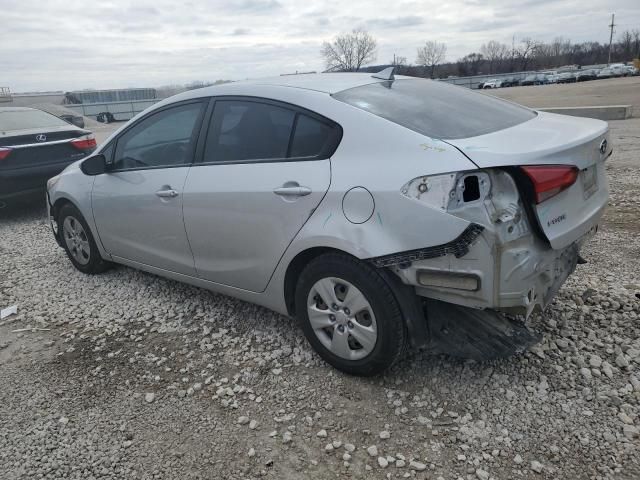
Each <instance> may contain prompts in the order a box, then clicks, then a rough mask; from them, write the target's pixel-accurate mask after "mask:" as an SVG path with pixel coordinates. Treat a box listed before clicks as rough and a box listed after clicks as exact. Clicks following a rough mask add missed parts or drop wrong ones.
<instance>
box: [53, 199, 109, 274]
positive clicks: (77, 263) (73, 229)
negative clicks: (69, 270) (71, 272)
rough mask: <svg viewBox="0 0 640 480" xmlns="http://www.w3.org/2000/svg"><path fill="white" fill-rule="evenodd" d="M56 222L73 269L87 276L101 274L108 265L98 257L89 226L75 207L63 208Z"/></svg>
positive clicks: (98, 253)
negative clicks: (87, 274)
mask: <svg viewBox="0 0 640 480" xmlns="http://www.w3.org/2000/svg"><path fill="white" fill-rule="evenodd" d="M57 220H58V232H60V233H59V235H60V239H61V240H62V246H63V248H64V250H65V252H66V253H67V256H68V257H69V260H71V263H72V264H73V266H74V267H76V268H77V269H78V270H80V271H81V272H82V273H89V274H93V273H101V272H103V271H105V270H106V269H107V268H109V265H110V264H109V263H108V262H106V261H104V260H103V259H102V257H101V256H100V252H99V250H98V247H97V245H96V242H95V240H94V239H93V235H92V234H91V230H90V229H89V225H87V222H86V221H85V219H84V217H83V216H82V214H81V213H80V211H79V210H78V209H77V208H76V207H75V206H73V205H71V204H66V205H65V206H63V207H62V208H61V209H60V213H59V214H58V218H57Z"/></svg>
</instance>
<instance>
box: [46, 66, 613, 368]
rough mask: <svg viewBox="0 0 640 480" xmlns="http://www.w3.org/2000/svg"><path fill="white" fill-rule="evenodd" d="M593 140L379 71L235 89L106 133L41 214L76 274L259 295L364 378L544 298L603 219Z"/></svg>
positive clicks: (482, 98) (162, 109) (586, 122)
mask: <svg viewBox="0 0 640 480" xmlns="http://www.w3.org/2000/svg"><path fill="white" fill-rule="evenodd" d="M390 87H392V88H390ZM608 135H609V134H608V127H607V124H606V123H605V122H602V121H599V120H594V119H589V118H576V117H568V116H564V115H555V114H552V113H546V112H535V111H533V110H530V109H528V108H524V107H520V106H518V105H515V104H513V103H511V102H507V101H504V100H502V99H498V98H495V97H493V96H491V95H481V94H478V93H477V92H473V91H471V90H469V89H466V88H457V87H454V86H451V85H448V84H446V83H443V82H436V81H431V80H424V79H416V78H411V77H399V76H398V77H395V78H394V76H393V73H392V69H388V70H385V71H383V72H380V73H378V74H375V75H369V74H365V73H339V74H337V73H336V74H307V75H296V76H287V77H277V78H271V79H261V80H253V81H245V82H235V83H229V84H225V85H219V86H214V87H205V88H200V89H197V90H191V91H188V92H185V93H182V94H179V95H177V96H174V97H172V98H169V99H166V100H163V101H162V102H160V103H158V104H156V105H154V106H153V107H151V108H150V109H148V110H147V111H146V112H145V113H144V114H143V115H141V116H139V117H137V118H136V119H135V120H134V121H132V122H129V123H128V124H126V125H125V126H123V127H121V128H120V129H119V130H118V131H116V132H115V133H114V134H113V135H112V136H111V137H110V138H109V139H108V140H107V141H106V142H105V143H104V144H103V145H102V146H101V147H100V149H99V151H98V152H96V154H94V155H92V156H91V157H89V158H88V159H85V160H82V161H79V162H76V163H74V164H73V165H71V166H70V167H68V168H67V169H66V170H65V171H64V172H62V173H61V174H60V175H58V176H56V177H54V178H52V179H51V180H49V183H48V195H47V198H48V203H49V204H48V209H49V214H50V216H51V220H52V227H53V232H54V235H55V238H56V240H57V241H58V243H59V244H60V245H61V247H63V248H64V249H65V251H66V253H67V256H68V258H69V260H70V262H71V263H72V264H73V265H74V266H75V268H77V269H78V270H80V271H81V272H84V273H89V274H91V273H99V272H101V271H103V270H105V268H107V266H108V264H109V262H116V263H122V264H125V265H129V266H131V267H134V268H139V269H142V270H146V271H149V272H152V273H155V274H158V275H162V276H166V277H170V278H173V279H176V280H180V281H183V282H187V283H191V284H194V285H198V286H200V287H204V288H207V289H210V290H214V291H218V292H221V293H225V294H228V295H232V296H235V297H239V298H241V299H244V300H245V301H250V302H254V303H257V304H260V305H263V306H265V307H267V308H270V309H273V310H275V311H277V312H279V313H282V314H284V315H288V316H292V317H296V318H297V319H298V322H299V325H300V326H301V328H302V330H303V332H304V334H305V336H306V338H307V340H308V341H309V343H310V344H311V345H312V346H313V347H314V348H315V350H316V351H317V352H318V353H319V354H320V356H321V357H322V358H323V359H325V360H326V361H327V362H328V363H330V364H331V365H333V366H334V367H336V368H338V369H341V370H344V371H345V372H348V373H351V374H359V375H373V374H376V373H378V372H381V371H382V370H384V369H386V368H387V367H389V366H390V365H392V364H393V363H394V362H395V361H396V360H397V359H399V358H400V357H401V355H402V352H403V351H404V350H405V347H406V346H407V345H408V344H409V345H411V346H413V347H419V346H424V345H426V343H427V341H428V339H429V335H430V334H429V332H430V331H431V330H430V327H429V323H427V322H440V321H442V322H445V324H446V322H448V321H449V320H448V319H449V318H451V319H452V320H453V321H458V320H459V319H462V318H463V317H464V316H470V317H469V318H473V319H474V322H477V321H478V318H479V317H477V315H478V314H479V313H478V312H481V313H482V315H498V313H497V312H498V311H505V312H509V313H511V314H522V315H524V316H528V315H529V314H530V313H531V312H532V311H533V310H534V309H537V308H544V307H545V306H546V305H548V304H549V302H550V301H551V300H552V299H553V297H554V296H555V294H556V292H557V291H558V289H559V288H560V287H561V285H562V284H563V283H564V282H565V280H566V279H567V277H568V276H569V275H570V274H571V273H572V272H573V271H574V269H575V267H576V264H577V262H578V259H579V252H580V248H581V246H582V245H583V244H584V243H585V242H586V241H587V239H588V238H590V236H591V235H593V234H594V233H595V232H596V230H597V225H598V223H599V221H600V218H601V216H602V214H603V212H604V208H605V205H606V203H607V198H608V187H607V176H606V173H605V163H604V162H605V160H606V158H607V157H608V156H609V155H610V153H611V147H610V146H609V144H608ZM398 152H402V155H401V158H398V155H397V153H398ZM390 158H395V159H396V160H394V161H389V159H390ZM363 159H366V162H364V163H366V166H363ZM92 283H93V282H92ZM141 301H144V299H141ZM453 308H455V310H451V309H453ZM425 311H426V314H425ZM438 312H441V313H440V314H439V313H438ZM452 312H453V313H452ZM431 325H432V327H433V328H438V329H439V330H443V329H444V327H437V325H442V324H440V323H434V324H431ZM291 328H295V327H294V325H293V324H292V325H291ZM497 341H499V340H497Z"/></svg>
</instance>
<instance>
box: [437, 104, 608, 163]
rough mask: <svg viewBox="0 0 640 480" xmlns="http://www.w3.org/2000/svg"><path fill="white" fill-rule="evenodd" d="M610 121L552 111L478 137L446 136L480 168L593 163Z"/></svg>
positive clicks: (450, 142) (539, 113)
mask: <svg viewBox="0 0 640 480" xmlns="http://www.w3.org/2000/svg"><path fill="white" fill-rule="evenodd" d="M607 129H608V126H607V123H606V122H603V121H601V120H595V119H592V118H581V117H570V116H568V115H559V114H555V113H548V112H538V115H537V116H536V117H535V118H533V119H531V120H529V121H526V122H524V123H521V124H519V125H516V126H514V127H510V128H506V129H504V130H499V131H497V132H493V133H489V134H486V135H480V136H477V137H471V138H463V139H457V140H446V142H447V143H449V144H451V145H453V146H455V147H456V148H458V149H459V150H460V151H461V152H463V153H464V154H465V155H466V156H467V157H468V158H469V159H470V160H471V161H472V162H473V163H475V164H476V165H477V166H478V167H480V168H489V167H502V166H517V165H545V164H546V165H551V164H565V165H566V164H569V165H576V166H577V167H579V168H584V167H587V166H588V165H590V164H592V163H593V161H594V158H595V156H597V155H598V153H599V152H598V147H599V142H600V141H602V139H603V138H604V137H605V135H606V133H607Z"/></svg>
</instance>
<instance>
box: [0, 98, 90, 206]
mask: <svg viewBox="0 0 640 480" xmlns="http://www.w3.org/2000/svg"><path fill="white" fill-rule="evenodd" d="M95 148H96V140H95V138H94V136H93V134H92V133H91V132H90V131H88V130H85V129H82V128H79V127H77V126H75V125H73V124H70V123H67V122H65V121H64V120H62V119H60V118H58V117H56V116H54V115H51V114H49V113H46V112H43V111H42V110H36V109H34V108H26V107H0V200H7V199H9V198H15V197H19V196H23V195H28V194H33V193H39V192H44V191H45V187H46V183H47V179H49V178H51V177H53V176H54V175H57V174H58V173H60V172H61V171H62V170H64V168H66V167H67V166H68V165H69V164H71V163H73V162H75V161H76V160H79V159H82V158H85V157H86V156H87V155H89V154H90V153H91V152H93V151H94V150H95Z"/></svg>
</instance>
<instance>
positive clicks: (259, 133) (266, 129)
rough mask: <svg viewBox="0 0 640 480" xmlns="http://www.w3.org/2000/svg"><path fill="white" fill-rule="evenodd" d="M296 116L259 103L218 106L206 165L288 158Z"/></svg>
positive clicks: (228, 101)
mask: <svg viewBox="0 0 640 480" xmlns="http://www.w3.org/2000/svg"><path fill="white" fill-rule="evenodd" d="M294 119H295V112H293V111H291V110H287V109H285V108H280V107H277V106H275V105H270V104H267V103H258V102H243V101H234V100H224V101H218V102H216V105H215V109H214V113H213V120H212V122H211V125H210V127H209V134H208V135H207V144H206V146H205V151H204V160H205V162H230V161H241V160H257V159H261V160H269V159H281V158H286V157H287V149H288V148H289V137H290V136H291V130H292V128H293V121H294Z"/></svg>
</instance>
